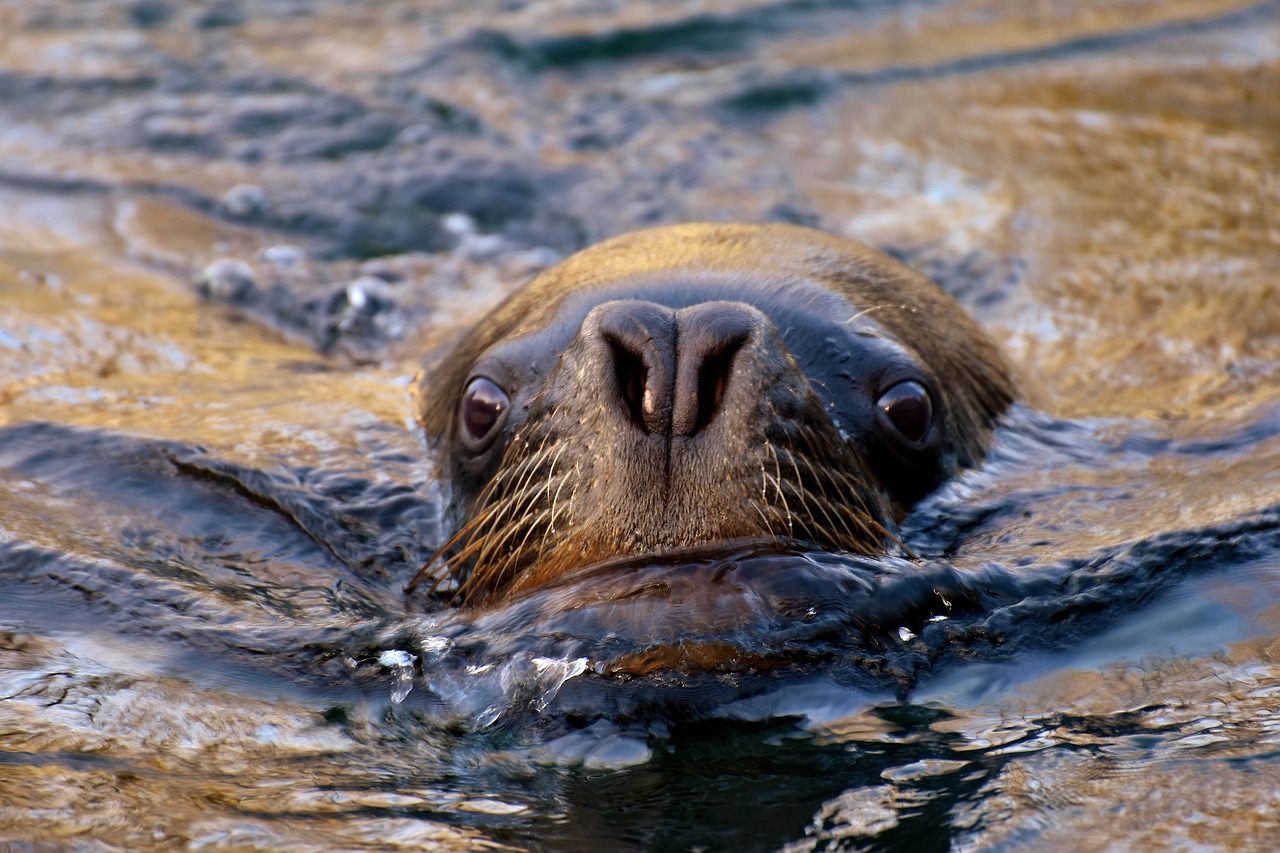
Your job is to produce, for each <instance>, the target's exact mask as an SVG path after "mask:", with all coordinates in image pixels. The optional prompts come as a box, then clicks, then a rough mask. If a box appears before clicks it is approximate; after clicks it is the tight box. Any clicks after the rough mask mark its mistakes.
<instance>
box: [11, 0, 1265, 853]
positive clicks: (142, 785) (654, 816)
mask: <svg viewBox="0 0 1280 853" xmlns="http://www.w3.org/2000/svg"><path fill="white" fill-rule="evenodd" d="M560 5H563V4H560ZM560 5H558V4H538V3H528V4H522V3H504V4H492V5H489V4H484V3H467V4H457V6H456V8H450V7H448V6H447V5H446V4H434V5H433V6H432V8H431V9H430V10H429V11H428V10H425V9H424V8H420V7H419V6H418V5H415V4H409V3H404V4H400V3H385V4H370V5H368V6H360V7H358V8H357V7H355V6H349V5H348V4H342V3H334V4H294V3H289V2H285V0H280V2H274V3H263V4H245V6H244V7H243V8H240V7H236V6H233V5H225V4H199V3H192V4H176V3H175V4H165V3H119V4H114V3H102V4H92V5H90V6H86V5H85V4H73V3H65V4H62V3H51V4H18V3H14V4H5V5H3V6H0V847H5V848H6V849H7V848H10V847H12V848H14V849H23V850H27V849H35V850H46V849H47V850H62V849H83V850H138V849H156V850H161V849H165V850H167V849H211V850H218V849H235V850H253V849H262V850H286V849H287V850H308V849H315V850H331V849H370V850H386V849H422V848H430V849H458V850H473V849H488V848H493V849H545V850H579V849H580V850H597V849H661V850H685V849H712V850H720V849H723V850H745V849H764V850H769V849H780V848H784V847H785V848H788V849H792V850H836V849H840V850H845V849H848V850H855V849H889V848H893V849H913V850H916V849H918V850H932V849H947V848H957V849H1010V850H1013V849H1016V850H1022V849H1029V848H1030V849H1051V850H1059V849H1090V850H1092V849H1099V848H1107V847H1111V848H1117V849H1137V848H1142V849H1147V848H1152V847H1157V848H1159V847H1168V848H1178V849H1185V848H1215V847H1224V848H1231V849H1250V848H1251V849H1258V850H1271V849H1274V848H1275V847H1276V846H1277V844H1278V843H1280V818H1278V817H1277V814H1278V812H1277V808H1276V804H1277V803H1278V802H1280V383H1278V382H1277V380H1278V379H1280V278H1278V274H1277V270H1280V177H1278V176H1280V150H1278V149H1277V140H1280V94H1278V93H1280V7H1277V6H1276V4H1274V3H1260V4H1250V3H1232V2H1225V0H1223V1H1222V2H1213V0H1201V2H1192V0H1186V2H1175V3H1143V2H1135V3H1129V4H1124V5H1123V6H1119V5H1116V4H1109V3H1108V4H1102V3H1099V4H1088V3H1084V4H1068V5H1064V6H1063V7H1062V8H1061V9H1058V8H1057V7H1053V8H1050V7H1043V8H1041V7H1040V6H1035V7H1033V8H1024V7H1023V5H1022V4H1013V3H1005V2H998V1H997V2H979V1H978V0H971V2H942V3H937V2H918V3H915V2H904V3H898V4H862V3H840V2H836V3H830V4H771V3H757V2H727V1H726V2H723V3H716V2H712V3H703V4H696V8H695V4H684V3H678V2H677V3H664V4H653V5H649V4H645V5H644V7H643V9H642V8H641V6H640V5H639V4H596V3H575V4H568V5H567V6H565V8H560ZM37 7H38V8H37ZM569 7H572V9H570V8H569ZM569 11H573V12H575V13H576V14H572V15H570V14H568V12H569ZM458 213H461V214H463V215H461V216H459V215H456V214H458ZM449 214H454V215H452V216H451V215H449ZM685 219H746V220H761V219H786V220H793V221H802V222H811V223H814V224H818V225H820V226H822V227H825V228H828V229H829V230H832V231H835V232H839V233H845V234H848V235H850V236H855V237H859V238H861V239H864V240H867V241H869V242H872V243H874V244H877V245H880V246H882V247H884V248H886V249H889V250H890V251H893V252H894V253H896V254H898V255H899V256H901V257H904V258H905V259H907V260H908V261H909V262H910V263H913V264H915V265H916V266H918V267H919V268H921V269H924V270H925V271H927V272H929V273H930V274H931V275H933V276H935V277H936V278H938V279H939V280H940V281H941V282H942V284H943V285H944V286H946V287H947V288H948V289H950V290H952V291H953V292H954V293H956V294H957V295H958V297H959V298H960V299H961V300H962V301H963V302H964V303H965V304H966V305H967V306H968V307H969V308H970V309H971V310H973V311H974V312H975V313H976V314H977V315H978V317H979V318H980V319H981V320H982V321H983V323H984V325H986V326H987V327H988V328H989V329H990V330H991V332H992V334H993V336H994V337H996V338H997V340H999V342H1000V343H1001V345H1002V346H1003V347H1004V348H1005V350H1006V351H1007V352H1008V353H1009V354H1010V357H1011V360H1013V361H1014V362H1015V363H1016V364H1017V365H1018V366H1019V368H1020V370H1021V371H1022V373H1023V374H1024V376H1025V379H1026V384H1027V386H1028V388H1029V389H1030V390H1031V400H1030V401H1029V402H1028V404H1027V405H1025V406H1019V407H1017V408H1015V409H1014V410H1013V411H1012V412H1011V413H1010V414H1009V416H1008V417H1007V418H1006V420H1005V422H1004V423H1003V424H1002V426H1001V428H1000V430H999V431H998V433H997V436H996V440H995V444H994V446H993V448H992V451H991V454H990V457H989V459H988V461H987V463H986V464H985V465H984V466H983V467H982V468H981V469H979V470H977V471H973V472H969V473H968V474H966V475H965V476H964V477H962V478H960V479H959V480H957V481H955V482H953V483H951V484H949V485H948V486H946V487H945V488H944V489H942V490H941V491H940V492H938V493H937V494H935V495H934V496H931V497H930V498H929V499H928V500H927V501H926V502H925V503H924V504H922V505H921V506H920V507H919V508H918V509H917V511H916V512H915V513H914V514H913V515H912V516H910V517H909V518H908V519H907V521H906V524H905V527H904V530H903V533H904V542H905V543H906V545H907V546H908V547H909V549H910V551H911V554H912V556H911V558H908V557H906V556H902V557H893V558H887V559H884V560H863V559H852V558H847V557H842V556H840V555H830V554H810V555H803V556H794V557H778V556H769V555H761V554H753V553H737V554H723V555H710V556H706V557H705V558H702V559H699V560H695V561H690V562H688V563H683V564H679V565H671V566H645V565H636V566H627V567H613V568H612V569H609V570H601V571H596V572H593V573H589V574H587V575H585V576H582V577H576V578H571V579H569V580H568V581H566V583H565V584H562V585H559V586H556V587H553V588H549V589H546V590H542V591H539V592H537V593H535V594H533V595H531V596H529V597H527V598H524V599H522V600H520V601H517V602H514V603H512V604H511V605H509V606H507V607H505V608H499V609H496V610H493V611H489V612H487V613H485V614H483V615H481V616H478V617H475V616H470V615H467V614H460V613H458V612H456V611H452V610H449V609H447V608H444V609H442V608H441V607H439V605H438V604H433V603H432V602H431V601H430V600H428V599H427V598H426V597H424V596H423V595H422V594H421V593H418V594H414V595H406V594H405V593H404V591H403V587H404V584H405V583H406V582H407V581H408V580H409V579H410V578H412V577H413V575H414V573H415V572H416V571H417V570H418V568H419V567H421V566H422V565H423V563H424V562H425V561H426V560H427V559H428V557H429V556H430V554H431V553H432V551H433V549H434V547H436V546H437V545H438V544H439V543H440V541H441V538H442V530H441V529H440V509H441V504H442V501H443V500H444V499H445V495H444V494H443V492H442V489H441V487H440V484H438V483H437V482H435V480H434V479H433V474H432V466H431V461H430V459H429V458H428V457H427V455H426V451H425V449H424V447H423V444H422V441H421V438H420V436H419V435H418V433H417V430H416V428H415V427H414V425H413V424H412V423H411V421H410V411H411V407H410V402H409V390H408V389H409V385H410V381H411V377H412V375H413V373H414V371H415V370H416V368H417V365H418V359H419V357H420V356H421V354H423V353H425V352H428V351H430V350H431V349H432V348H433V347H436V346H438V345H440V344H441V343H443V342H446V341H447V340H448V339H449V338H450V337H451V335H453V334H454V333H455V332H456V331H457V330H458V329H459V328H462V327H464V326H465V325H466V324H467V323H469V322H472V321H473V320H474V319H475V318H476V317H477V316H479V315H480V314H481V313H482V312H483V310H484V309H485V307H486V306H488V305H490V304H492V302H493V300H494V299H496V298H498V297H499V296H500V295H501V294H502V293H504V292H506V291H507V290H508V289H509V288H511V287H513V286H515V285H516V284H518V283H519V282H520V281H521V280H523V278H524V277H526V276H527V275H529V274H530V273H532V272H534V271H536V270H537V269H539V268H541V267H543V266H545V265H547V264H549V263H551V262H553V261H554V260H555V258H556V257H558V256H560V255H561V254H563V253H564V252H566V251H569V250H571V249H572V248H574V247H575V246H577V245H580V244H582V243H584V242H589V241H591V240H594V239H597V238H600V237H603V236H607V235H608V234H611V233H616V232H617V231H620V230H624V229H626V228H631V227H638V226H641V225H647V224H653V223H655V222H669V221H680V220H685ZM219 262H220V265H219Z"/></svg>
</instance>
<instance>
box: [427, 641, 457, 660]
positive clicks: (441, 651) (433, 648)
mask: <svg viewBox="0 0 1280 853" xmlns="http://www.w3.org/2000/svg"><path fill="white" fill-rule="evenodd" d="M421 646H422V654H423V655H424V656H425V657H429V658H438V657H443V656H444V655H445V654H446V653H448V651H449V650H450V649H451V648H453V640H450V639H449V638H448V637H423V638H422V643H421Z"/></svg>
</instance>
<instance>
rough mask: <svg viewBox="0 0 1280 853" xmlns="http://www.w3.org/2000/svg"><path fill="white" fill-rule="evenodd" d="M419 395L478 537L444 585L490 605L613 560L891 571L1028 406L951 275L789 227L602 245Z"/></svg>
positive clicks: (531, 293)
mask: <svg viewBox="0 0 1280 853" xmlns="http://www.w3.org/2000/svg"><path fill="white" fill-rule="evenodd" d="M418 394H419V416H420V418H421V421H422V423H423V426H424V428H425V430H426V434H427V438H428V441H429V442H430V443H431V444H432V445H433V446H434V447H435V449H436V451H437V454H438V458H439V459H440V460H441V461H442V465H443V467H444V471H443V472H442V473H443V474H444V475H445V476H446V477H447V478H448V479H449V481H450V483H451V486H452V496H453V503H452V509H451V511H452V512H453V513H454V522H455V530H456V534H455V535H454V537H453V538H452V540H451V541H450V542H449V543H448V544H447V545H446V546H445V547H444V548H443V549H442V550H441V552H440V554H439V555H437V558H436V559H435V560H434V561H433V562H432V564H430V565H429V566H428V567H427V568H426V569H425V570H424V574H423V575H422V577H429V578H431V579H432V582H434V583H436V585H437V587H438V588H440V589H455V590H456V593H455V595H454V597H455V599H456V600H458V601H460V602H462V603H465V604H467V605H490V604H494V603H497V602H501V601H505V600H508V599H509V598H511V597H512V596H514V595H516V594H518V593H522V592H526V591H528V590H531V589H535V588H538V587H542V586H545V585H547V584H550V583H553V582H556V581H559V580H560V579H563V578H565V577H568V576H570V575H573V574H576V573H578V572H579V570H582V569H585V568H588V567H592V566H597V565H599V564H602V563H628V562H631V563H636V562H639V563H644V562H658V561H666V562H670V561H672V560H678V559H682V558H687V557H689V556H690V555H698V554H709V553H728V552H734V551H741V550H743V549H750V550H752V551H755V552H764V553H803V552H812V551H824V552H835V553H844V554H855V555H872V556H874V555H880V554H886V553H890V552H892V551H894V550H895V549H896V548H897V547H898V546H897V535H896V528H897V524H898V522H899V521H900V520H901V519H902V517H903V515H904V514H905V513H906V512H907V511H908V510H909V509H910V507H911V506H912V505H913V504H914V503H915V502H916V501H917V500H919V499H920V498H921V497H923V496H924V495H926V494H928V493H929V492H930V491H932V490H933V489H935V488H936V487H937V486H938V485H939V484H940V483H942V482H944V481H945V480H947V479H948V478H949V477H951V476H953V475H954V474H955V473H956V472H957V471H959V470H961V469H963V468H965V467H967V466H971V465H974V464H976V463H977V462H978V461H979V460H980V459H981V457H982V455H983V451H984V448H985V446H986V442H987V440H988V438H989V435H990V432H991V428H992V424H993V422H994V420H995V419H996V418H997V417H998V416H999V415H1000V414H1001V413H1002V412H1003V411H1004V410H1005V409H1006V408H1007V406H1008V405H1009V403H1010V402H1011V401H1012V400H1013V399H1014V397H1015V396H1016V392H1015V389H1014V382H1013V379H1012V378H1011V375H1010V372H1009V370H1008V369H1007V367H1006V366H1005V364H1004V362H1003V360H1002V359H1001V357H1000V355H999V353H998V352H997V351H996V349H995V347H994V346H993V345H992V344H991V343H990V341H989V340H988V339H987V338H986V337H985V336H984V334H983V333H982V331H981V330H980V329H979V328H978V327H977V326H976V324H975V323H974V322H973V321H972V319H970V318H969V317H968V315H967V314H965V312H964V310H963V309H962V308H961V307H960V306H959V305H958V304H956V303H955V301H954V300H952V299H951V298H950V297H949V296H948V295H947V294H946V293H944V292H943V291H942V290H941V289H940V288H938V287H937V286H936V285H935V284H933V283H932V282H931V281H929V280H928V279H926V278H924V277H922V276H920V275H919V274H917V273H915V272H913V271H912V270H911V269H909V268H907V267H905V266H903V265H902V264H900V263H898V262H896V261H895V260H893V259H891V258H889V257H887V256H885V255H883V254H881V253H878V252H876V251H874V250H872V249H869V248H867V247H865V246H863V245H861V244H858V243H855V242H852V241H849V240H844V239H840V238H837V237H833V236H830V235H827V234H824V233H822V232H818V231H814V230H811V229H805V228H799V227H795V226H787V225H761V226H749V225H684V226H676V227H670V228H660V229H654V230H648V231H641V232H635V233H631V234H627V235H623V236H621V237H617V238H614V239H612V240H608V241H606V242H604V243H601V244H599V245H596V246H594V247H592V248H589V249H587V250H584V251H582V252H580V253H578V254H576V255H574V256H572V257H570V258H569V259H567V260H566V261H564V262H563V263H561V264H559V265H558V266H556V267H554V268H552V269H550V270H548V271H547V272H545V273H543V274H542V275H541V276H539V277H538V278H536V279H535V280H534V281H532V282H531V283H529V284H528V285H527V286H525V287H524V288H522V289H520V290H519V291H517V292H516V293H514V294H513V295H512V296H510V297H509V298H508V299H507V300H506V301H505V302H503V303H502V304H500V305H499V306H497V307H496V308H495V309H494V310H493V311H492V312H491V313H490V314H489V315H488V316H487V317H485V318H484V319H483V320H481V321H480V322H479V323H478V324H477V325H476V326H475V327H474V328H473V329H471V330H470V331H468V332H467V333H466V334H465V335H464V336H463V337H462V338H461V340H460V341H459V342H458V343H457V344H456V345H455V346H454V347H453V349H452V350H451V351H450V352H449V353H448V354H446V355H445V356H444V357H443V358H442V359H440V360H439V361H438V362H437V363H436V364H435V365H434V366H433V367H432V368H430V369H429V370H428V371H426V372H425V373H424V375H423V377H422V379H421V380H420V384H419V388H418Z"/></svg>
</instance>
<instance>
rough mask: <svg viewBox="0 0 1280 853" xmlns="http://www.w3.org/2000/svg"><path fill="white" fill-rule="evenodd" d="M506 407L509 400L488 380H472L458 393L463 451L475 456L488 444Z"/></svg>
mask: <svg viewBox="0 0 1280 853" xmlns="http://www.w3.org/2000/svg"><path fill="white" fill-rule="evenodd" d="M510 406H511V398H510V397H508V396H507V392H506V391H503V390H502V389H501V388H499V387H498V385H497V383H496V382H494V381H493V380H492V379H486V378H485V377H483V376H477V377H476V378H475V379H472V380H471V382H470V383H469V384H468V385H467V390H466V391H464V392H463V393H462V413H461V418H462V439H463V441H464V442H465V443H466V445H467V447H469V448H470V449H472V450H474V451H477V452H479V451H481V450H484V449H485V448H487V447H488V446H489V445H490V444H492V443H493V440H494V438H496V437H497V435H498V432H499V429H498V428H499V427H500V426H501V425H502V422H503V421H504V420H505V419H506V414H507V409H508V408H510Z"/></svg>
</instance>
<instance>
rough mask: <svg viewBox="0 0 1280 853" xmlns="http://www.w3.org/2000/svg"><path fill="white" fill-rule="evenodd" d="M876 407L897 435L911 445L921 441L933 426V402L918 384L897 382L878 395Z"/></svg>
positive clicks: (908, 381) (909, 381)
mask: <svg viewBox="0 0 1280 853" xmlns="http://www.w3.org/2000/svg"><path fill="white" fill-rule="evenodd" d="M876 406H877V407H878V408H879V409H880V411H881V412H882V413H883V414H884V417H885V420H887V421H888V422H889V423H890V424H892V425H893V428H894V429H895V430H897V431H898V434H899V435H901V436H902V437H903V438H905V439H906V440H907V441H910V442H912V443H913V444H914V443H916V442H919V441H921V440H923V439H924V437H925V436H926V435H928V434H929V427H930V426H932V425H933V401H932V400H931V399H929V392H928V391H926V390H925V388H924V386H923V385H921V384H920V383H919V382H914V381H911V380H907V381H906V382H899V383H898V384H897V385H894V386H893V387H892V388H890V389H889V390H888V391H885V392H884V393H883V394H881V395H880V400H879V401H878V402H877V403H876Z"/></svg>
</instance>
